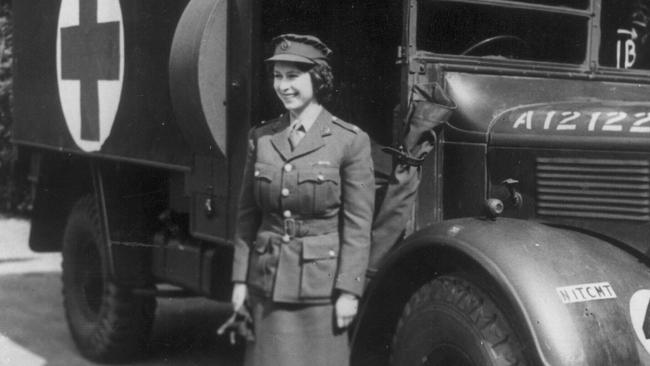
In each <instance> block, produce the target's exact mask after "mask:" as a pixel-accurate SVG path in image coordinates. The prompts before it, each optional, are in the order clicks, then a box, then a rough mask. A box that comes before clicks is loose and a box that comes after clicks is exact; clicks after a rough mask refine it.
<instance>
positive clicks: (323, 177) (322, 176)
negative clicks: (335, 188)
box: [316, 174, 325, 182]
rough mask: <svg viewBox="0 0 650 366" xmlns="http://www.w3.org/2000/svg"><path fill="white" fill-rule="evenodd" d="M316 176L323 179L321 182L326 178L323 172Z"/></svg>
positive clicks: (320, 179)
mask: <svg viewBox="0 0 650 366" xmlns="http://www.w3.org/2000/svg"><path fill="white" fill-rule="evenodd" d="M316 178H317V179H318V180H319V181H321V182H322V181H324V180H325V176H324V175H322V174H318V175H317V176H316Z"/></svg>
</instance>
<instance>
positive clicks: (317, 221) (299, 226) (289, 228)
mask: <svg viewBox="0 0 650 366" xmlns="http://www.w3.org/2000/svg"><path fill="white" fill-rule="evenodd" d="M338 228H339V217H338V215H336V216H332V217H317V218H305V219H295V218H284V217H282V216H280V215H278V214H275V213H270V214H265V215H264V216H263V218H262V225H261V227H260V229H262V230H269V231H273V232H276V233H282V234H283V235H285V236H289V237H291V238H300V237H304V236H316V235H323V234H328V233H332V232H335V231H337V230H338Z"/></svg>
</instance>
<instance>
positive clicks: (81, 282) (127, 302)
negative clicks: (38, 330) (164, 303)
mask: <svg viewBox="0 0 650 366" xmlns="http://www.w3.org/2000/svg"><path fill="white" fill-rule="evenodd" d="M104 243H105V240H104V235H103V233H102V226H101V221H100V215H99V212H98V210H97V206H96V204H95V200H94V199H93V197H92V196H86V197H83V198H82V199H80V200H79V201H78V202H77V203H76V204H75V206H74V207H73V209H72V211H71V213H70V216H69V217H68V222H67V225H66V228H65V232H64V236H63V265H62V267H63V306H64V309H65V315H66V319H67V322H68V327H69V329H70V333H71V334H72V338H73V340H74V342H75V343H76V345H77V347H78V349H79V351H80V352H81V353H82V354H83V355H84V356H85V357H86V358H88V359H90V360H93V361H98V362H120V361H128V360H131V359H133V358H135V357H137V356H138V355H139V354H141V352H142V351H143V350H144V349H145V347H146V345H147V342H148V339H149V334H150V331H151V327H152V324H153V319H154V313H155V307H156V300H155V298H153V297H141V296H135V295H133V294H132V293H131V291H130V289H128V288H124V287H120V286H117V285H116V284H114V283H112V282H111V281H110V280H109V279H108V276H107V273H108V260H107V258H106V255H105V251H104V249H103V246H104Z"/></svg>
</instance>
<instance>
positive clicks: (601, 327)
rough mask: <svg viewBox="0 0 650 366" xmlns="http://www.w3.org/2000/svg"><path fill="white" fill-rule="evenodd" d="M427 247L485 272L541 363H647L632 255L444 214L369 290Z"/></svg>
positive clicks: (513, 224) (520, 226) (600, 243)
mask: <svg viewBox="0 0 650 366" xmlns="http://www.w3.org/2000/svg"><path fill="white" fill-rule="evenodd" d="M431 246H438V247H447V248H446V249H453V250H455V251H460V252H462V253H463V254H464V256H468V257H470V258H472V259H473V261H475V262H476V263H478V264H479V265H480V266H481V267H483V268H484V269H485V271H487V272H488V273H489V275H491V276H492V278H493V279H494V281H496V283H497V284H498V285H499V286H500V288H501V289H502V291H503V292H504V293H505V294H506V295H507V297H508V299H507V300H508V301H510V303H511V304H512V305H513V306H514V307H515V308H516V309H518V310H519V313H520V314H521V317H522V319H520V321H522V322H524V325H525V328H528V330H529V333H530V335H531V337H532V341H533V343H534V345H535V348H536V352H537V354H538V355H539V356H538V358H539V359H540V361H541V363H542V364H546V365H650V354H649V353H648V351H647V350H648V349H650V347H649V344H650V341H649V340H648V338H650V317H648V315H646V312H647V310H648V301H649V299H650V271H649V267H648V266H647V265H646V264H644V263H642V262H641V260H640V259H639V258H637V257H635V256H634V255H633V254H631V253H628V252H626V251H624V250H622V249H620V248H618V247H616V246H615V245H614V244H612V243H610V242H607V241H604V240H602V239H598V238H596V237H593V236H589V235H587V234H584V233H579V232H575V231H571V230H567V229H560V228H555V227H550V226H546V225H543V224H540V223H535V222H531V221H524V220H515V219H507V218H498V219H496V220H481V219H473V218H464V219H457V220H450V221H445V222H443V223H440V224H437V225H434V226H432V227H429V228H427V229H424V230H422V231H420V232H417V233H415V234H413V235H411V236H410V237H409V238H408V239H407V240H406V241H405V242H404V244H402V245H400V246H399V247H398V248H395V250H393V251H392V252H391V253H390V254H389V255H388V256H387V257H386V259H385V261H383V262H384V263H383V264H382V265H381V266H380V271H379V273H377V276H376V277H375V279H374V280H373V281H372V282H371V285H370V287H369V289H368V290H369V292H372V290H373V287H375V286H373V285H378V282H381V280H382V272H383V271H384V269H387V270H388V269H390V267H391V263H396V262H398V261H399V260H400V258H404V257H405V256H409V255H413V254H415V253H417V252H418V249H421V248H423V247H431ZM644 289H648V290H644ZM370 295H371V294H370ZM632 318H634V321H633V320H632ZM646 322H647V324H645V325H644V323H646ZM644 328H645V329H646V330H645V332H644ZM637 334H638V335H637ZM645 334H647V335H648V336H646V335H645Z"/></svg>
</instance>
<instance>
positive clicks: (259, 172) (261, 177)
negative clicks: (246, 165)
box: [253, 163, 278, 210]
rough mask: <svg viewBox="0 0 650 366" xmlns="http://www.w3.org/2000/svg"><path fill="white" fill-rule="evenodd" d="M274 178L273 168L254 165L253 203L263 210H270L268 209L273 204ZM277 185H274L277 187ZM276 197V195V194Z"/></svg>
mask: <svg viewBox="0 0 650 366" xmlns="http://www.w3.org/2000/svg"><path fill="white" fill-rule="evenodd" d="M274 178H275V172H274V170H273V167H272V166H270V165H267V164H262V163H255V171H254V172H253V179H254V188H255V189H254V194H255V203H257V206H258V207H260V208H263V209H267V210H268V209H272V208H273V207H270V205H271V203H272V202H273V199H272V197H273V195H274V190H275V188H274V183H273V181H274ZM277 184H278V183H275V185H277ZM276 197H277V194H276Z"/></svg>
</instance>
